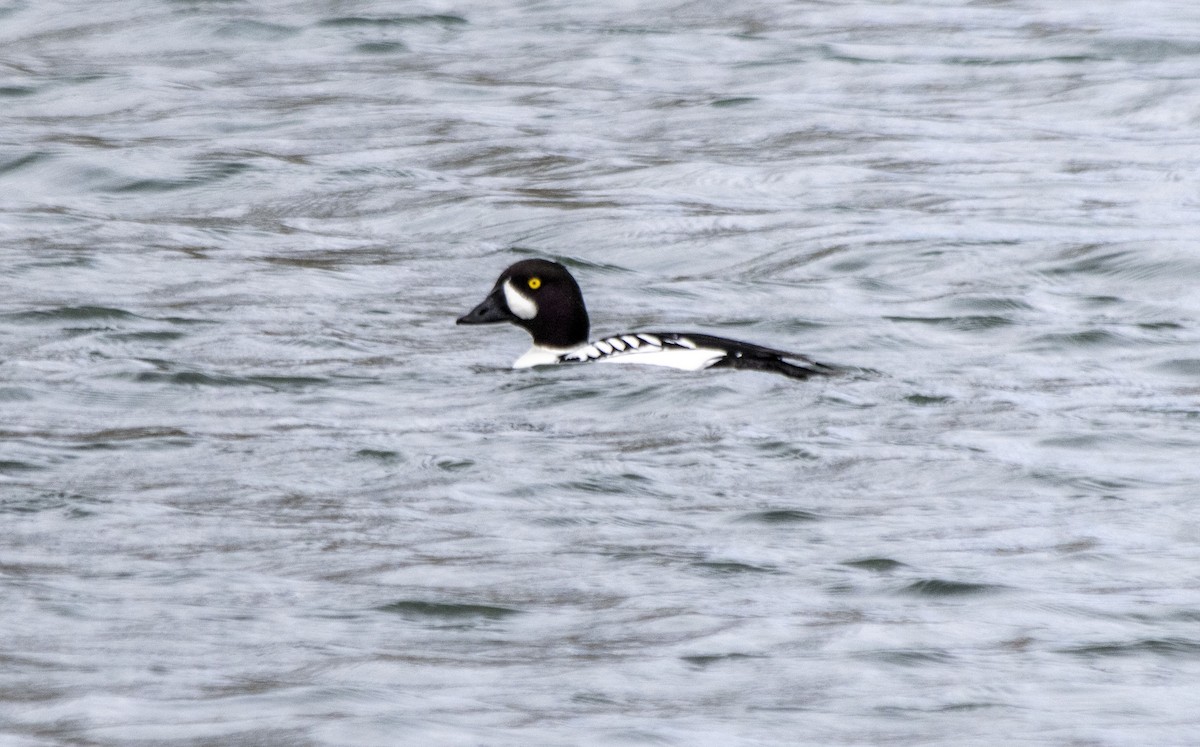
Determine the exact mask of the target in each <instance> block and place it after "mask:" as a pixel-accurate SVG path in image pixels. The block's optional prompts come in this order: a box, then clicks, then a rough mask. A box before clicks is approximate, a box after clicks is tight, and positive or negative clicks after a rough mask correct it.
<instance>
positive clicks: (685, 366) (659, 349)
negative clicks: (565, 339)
mask: <svg viewBox="0 0 1200 747" xmlns="http://www.w3.org/2000/svg"><path fill="white" fill-rule="evenodd" d="M726 354H727V353H726V351H725V350H722V349H720V348H705V347H700V346H698V345H697V344H696V343H694V342H692V341H691V340H689V339H688V338H687V337H674V336H672V337H671V338H669V339H667V340H666V341H664V340H663V339H662V338H661V337H658V336H657V335H651V334H636V335H632V334H631V335H619V336H615V337H605V338H604V339H601V340H596V341H595V342H590V343H588V344H587V345H584V346H582V347H579V348H576V349H575V350H572V351H570V352H568V353H565V354H563V356H562V360H563V361H566V362H584V361H604V362H606V363H637V364H639V365H644V366H666V367H667V368H677V369H680V370H682V371H699V370H701V369H704V368H708V367H709V366H711V365H712V364H714V363H716V362H717V361H719V360H720V359H722V358H724V357H725V356H726Z"/></svg>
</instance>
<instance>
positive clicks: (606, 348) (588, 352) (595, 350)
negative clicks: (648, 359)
mask: <svg viewBox="0 0 1200 747" xmlns="http://www.w3.org/2000/svg"><path fill="white" fill-rule="evenodd" d="M671 344H673V343H672V342H669V341H664V340H663V338H662V337H660V336H658V335H652V334H649V333H646V332H642V333H639V334H630V335H616V336H613V337H605V338H603V339H601V340H596V341H595V342H589V343H588V344H587V345H584V346H583V347H581V348H576V349H575V350H572V351H571V352H569V353H565V354H563V356H562V360H563V361H564V362H584V361H595V360H602V359H604V358H610V357H612V356H617V355H621V354H624V353H634V352H641V353H651V352H655V353H657V352H662V351H663V350H664V349H666V348H667V347H668V346H669V345H671Z"/></svg>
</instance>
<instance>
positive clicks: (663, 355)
mask: <svg viewBox="0 0 1200 747" xmlns="http://www.w3.org/2000/svg"><path fill="white" fill-rule="evenodd" d="M559 360H560V361H562V362H563V363H583V362H587V361H611V362H613V363H639V364H644V365H651V366H667V367H669V368H678V369H682V370H685V371H699V370H701V369H705V368H741V369H747V370H751V371H770V372H773V373H780V374H783V375H785V376H790V377H792V378H794V379H807V378H809V377H810V376H815V375H821V374H829V373H834V369H833V368H831V367H829V366H826V365H824V364H821V363H817V362H816V361H814V360H811V359H809V358H806V357H804V356H802V355H797V354H795V353H789V352H786V351H783V350H774V349H772V348H764V347H762V346H760V345H754V344H752V343H748V342H740V341H738V340H729V339H726V338H724V337H714V336H713V335H703V334H692V333H678V332H639V333H636V334H627V335H616V336H613V337H605V338H603V339H600V340H596V341H595V342H590V343H588V344H587V345H584V346H582V347H580V348H577V349H575V350H572V351H570V352H568V353H565V354H563V355H562V356H561V357H560V358H559Z"/></svg>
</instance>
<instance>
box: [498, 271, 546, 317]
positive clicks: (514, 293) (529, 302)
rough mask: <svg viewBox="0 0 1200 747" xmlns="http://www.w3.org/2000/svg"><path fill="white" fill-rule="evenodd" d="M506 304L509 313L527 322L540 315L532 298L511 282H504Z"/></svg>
mask: <svg viewBox="0 0 1200 747" xmlns="http://www.w3.org/2000/svg"><path fill="white" fill-rule="evenodd" d="M504 303H506V304H508V310H509V311H511V312H512V313H514V314H516V315H517V317H519V318H521V319H524V320H526V321H529V320H530V319H532V318H534V317H535V316H537V315H538V307H537V304H536V303H534V302H533V299H532V298H530V297H528V296H526V295H525V294H524V293H522V292H521V291H519V290H517V289H516V288H514V287H513V284H512V281H511V280H505V281H504Z"/></svg>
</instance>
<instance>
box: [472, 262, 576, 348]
mask: <svg viewBox="0 0 1200 747" xmlns="http://www.w3.org/2000/svg"><path fill="white" fill-rule="evenodd" d="M495 322H512V323H513V324H515V325H517V326H518V327H524V328H525V329H526V330H528V332H529V334H531V335H533V343H534V344H535V345H541V346H544V347H553V348H570V347H576V346H578V345H582V344H583V343H585V342H587V335H588V315H587V308H586V307H585V306H584V305H583V293H581V292H580V290H579V284H578V283H576V282H575V278H573V277H571V273H569V272H567V268H565V267H563V266H562V265H560V264H558V263H557V262H550V261H548V260H545V259H526V260H522V261H521V262H518V263H516V264H515V265H512V266H511V267H509V268H508V269H507V270H505V271H504V272H502V273H501V274H500V278H499V279H498V280H497V281H496V285H495V287H494V288H492V292H491V293H489V294H488V297H487V298H485V299H483V303H481V304H479V305H478V306H476V307H475V308H473V309H471V311H469V312H467V314H466V315H464V316H463V317H462V318H461V319H459V320H458V323H459V324H492V323H495Z"/></svg>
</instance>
